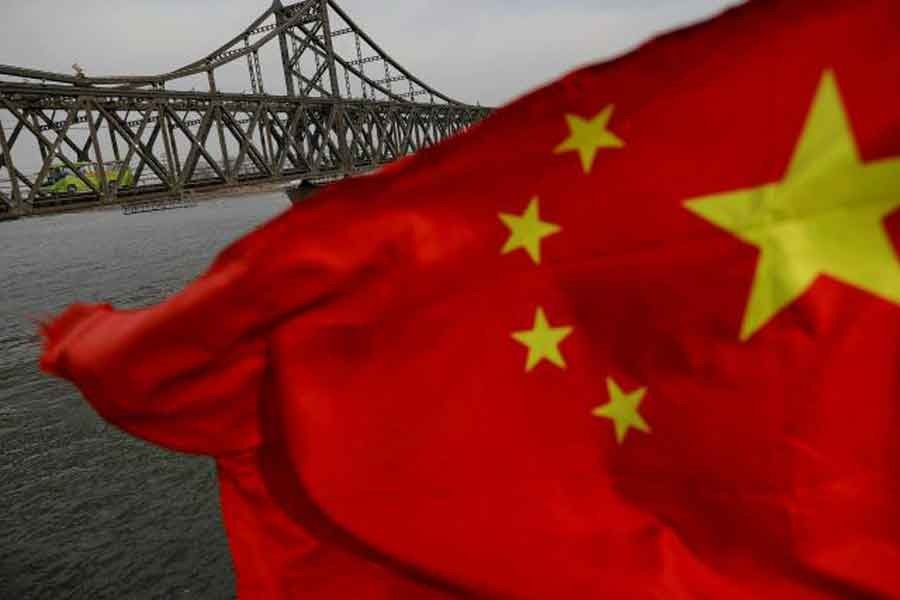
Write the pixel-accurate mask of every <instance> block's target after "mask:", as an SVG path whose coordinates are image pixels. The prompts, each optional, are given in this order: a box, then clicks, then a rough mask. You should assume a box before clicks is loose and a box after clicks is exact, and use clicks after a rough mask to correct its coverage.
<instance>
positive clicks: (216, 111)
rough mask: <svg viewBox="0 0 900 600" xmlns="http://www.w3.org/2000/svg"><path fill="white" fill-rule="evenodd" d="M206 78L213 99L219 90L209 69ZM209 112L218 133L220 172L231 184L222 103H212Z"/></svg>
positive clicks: (214, 75)
mask: <svg viewBox="0 0 900 600" xmlns="http://www.w3.org/2000/svg"><path fill="white" fill-rule="evenodd" d="M206 76H207V78H208V79H209V93H210V94H212V95H213V97H215V96H218V94H219V90H218V88H217V87H216V74H215V71H213V70H212V69H209V70H208V71H206ZM210 110H211V111H213V119H215V121H216V129H217V130H218V132H219V150H220V153H221V155H222V170H223V171H224V172H225V182H226V183H231V181H232V176H231V161H230V160H229V159H228V146H227V145H226V144H225V126H224V125H223V124H222V120H223V119H224V117H223V116H222V111H223V110H224V108H223V107H222V102H221V101H216V102H213V105H212V106H211V107H210Z"/></svg>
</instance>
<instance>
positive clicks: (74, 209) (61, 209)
mask: <svg viewBox="0 0 900 600" xmlns="http://www.w3.org/2000/svg"><path fill="white" fill-rule="evenodd" d="M285 188H286V185H285V184H284V183H259V184H253V185H246V186H240V187H234V188H230V189H219V190H211V191H200V192H185V193H184V194H183V195H182V197H181V198H177V197H174V196H171V195H168V196H167V195H161V196H159V197H154V198H151V199H134V200H131V201H118V202H113V203H109V204H90V205H86V204H73V205H71V206H58V207H49V208H46V209H41V210H40V211H39V212H32V213H27V214H23V215H14V214H12V213H0V223H11V222H14V221H17V220H21V219H34V218H40V217H45V216H52V215H60V214H66V213H87V212H95V211H108V210H123V209H124V207H125V206H128V205H129V204H142V203H147V204H151V203H155V202H158V203H160V204H164V203H166V202H174V201H179V200H182V201H185V202H207V201H210V200H218V199H220V198H234V197H237V196H252V195H254V194H269V193H276V192H284V190H285ZM285 199H286V200H288V201H289V199H288V198H287V196H285ZM135 214H139V213H135Z"/></svg>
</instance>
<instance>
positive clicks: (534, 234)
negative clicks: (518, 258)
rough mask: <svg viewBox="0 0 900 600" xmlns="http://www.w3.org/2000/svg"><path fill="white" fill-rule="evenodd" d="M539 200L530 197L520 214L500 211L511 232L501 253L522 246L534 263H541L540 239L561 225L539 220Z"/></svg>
mask: <svg viewBox="0 0 900 600" xmlns="http://www.w3.org/2000/svg"><path fill="white" fill-rule="evenodd" d="M539 202H540V200H539V199H538V198H536V197H535V198H532V200H531V203H530V204H529V205H528V208H526V209H525V212H524V213H523V214H522V215H521V216H519V215H511V214H508V213H500V220H501V221H503V223H504V225H506V226H507V227H509V230H510V231H511V232H512V233H511V234H510V236H509V240H507V242H506V245H505V246H503V250H502V253H503V254H509V253H510V252H513V251H515V250H518V249H519V248H524V249H525V251H526V252H528V256H530V257H531V260H533V261H534V262H535V264H541V240H543V239H544V238H545V237H548V236H551V235H553V234H555V233H559V232H560V231H561V230H562V227H560V226H559V225H556V224H554V223H548V222H546V221H541V218H540V216H538V210H539V208H538V203H539Z"/></svg>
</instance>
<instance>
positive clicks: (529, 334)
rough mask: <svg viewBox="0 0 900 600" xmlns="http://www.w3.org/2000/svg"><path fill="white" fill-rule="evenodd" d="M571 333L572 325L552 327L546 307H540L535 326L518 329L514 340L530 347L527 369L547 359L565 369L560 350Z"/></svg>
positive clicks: (514, 334) (535, 317)
mask: <svg viewBox="0 0 900 600" xmlns="http://www.w3.org/2000/svg"><path fill="white" fill-rule="evenodd" d="M571 333H572V328H571V327H551V326H550V324H549V323H548V322H547V315H545V314H544V309H543V308H540V307H538V309H537V313H536V314H535V316H534V328H533V329H531V330H530V331H517V332H515V333H513V334H512V337H513V339H514V340H516V341H517V342H519V343H520V344H522V345H524V346H526V347H527V348H528V362H527V364H526V365H525V371H526V372H529V371H531V370H532V369H534V368H535V367H536V366H537V365H538V364H539V363H540V362H541V361H542V360H545V359H546V360H547V361H549V362H551V363H553V364H554V365H556V366H557V367H559V368H560V369H565V368H566V361H565V359H563V356H562V354H561V353H560V351H559V345H560V344H561V343H562V341H563V340H564V339H566V338H567V337H569V335H571Z"/></svg>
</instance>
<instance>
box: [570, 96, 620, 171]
mask: <svg viewBox="0 0 900 600" xmlns="http://www.w3.org/2000/svg"><path fill="white" fill-rule="evenodd" d="M613 110H615V106H613V105H612V104H610V105H608V106H607V107H606V108H604V109H603V110H602V111H600V114H598V115H597V116H596V117H594V118H593V119H590V120H587V119H583V118H582V117H579V116H578V115H566V122H568V124H569V130H570V131H571V135H569V137H568V139H566V141H564V142H563V143H562V144H560V145H559V146H557V147H556V149H555V150H554V151H553V153H554V154H563V153H564V152H578V154H579V155H580V156H581V165H582V166H583V167H584V172H585V173H590V172H591V168H592V167H593V165H594V159H595V158H596V157H597V151H598V150H599V149H600V148H622V147H624V146H625V142H623V141H622V140H621V139H619V137H618V136H616V134H614V133H613V132H611V131H610V130H609V129H608V125H609V120H610V119H611V118H612V114H613Z"/></svg>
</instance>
